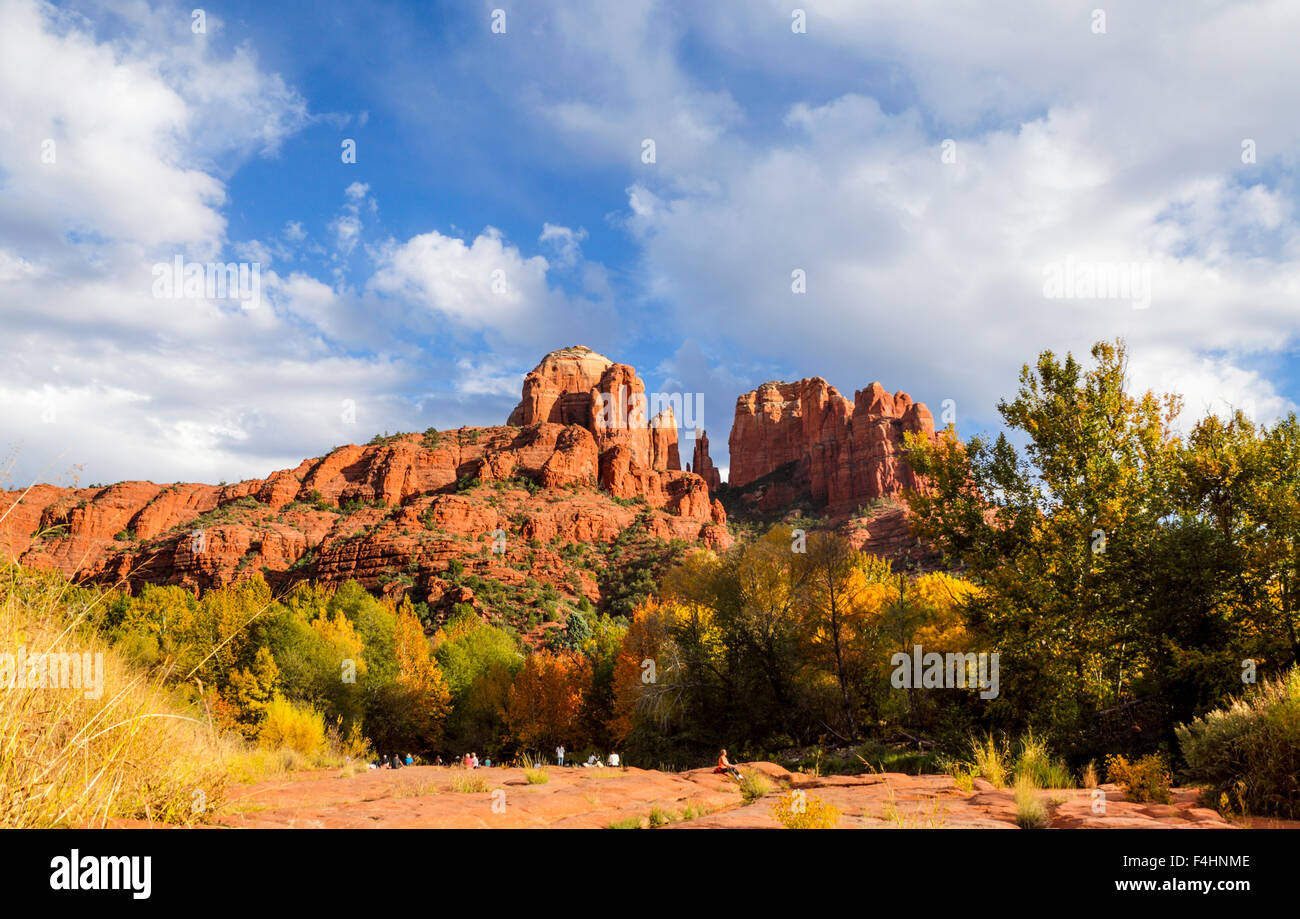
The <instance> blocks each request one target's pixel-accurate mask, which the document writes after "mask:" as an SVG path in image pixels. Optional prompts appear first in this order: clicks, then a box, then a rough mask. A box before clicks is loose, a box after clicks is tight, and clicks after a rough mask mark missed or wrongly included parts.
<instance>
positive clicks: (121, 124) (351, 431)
mask: <svg viewBox="0 0 1300 919" xmlns="http://www.w3.org/2000/svg"><path fill="white" fill-rule="evenodd" d="M700 6H703V7H705V8H704V9H699V8H697V7H700ZM952 7H953V4H951V3H941V2H938V0H934V2H930V0H908V2H902V0H899V2H882V3H872V4H862V3H853V2H848V0H844V2H827V3H817V4H805V5H804V6H803V7H802V8H801V9H802V10H803V13H804V18H805V21H806V31H803V32H796V31H795V30H794V29H792V23H793V22H794V19H793V18H792V10H794V9H795V7H794V6H793V5H791V4H788V3H787V4H780V3H766V2H726V0H722V2H718V3H716V4H705V5H698V4H683V3H655V2H648V0H628V2H625V3H619V4H609V3H600V2H564V3H561V2H555V3H549V2H540V0H533V2H524V3H517V4H506V3H503V2H502V0H494V2H489V3H456V4H439V3H432V4H430V3H418V4H414V3H413V4H400V3H391V4H356V3H330V2H326V3H319V4H312V5H311V7H310V8H301V7H299V6H297V5H294V6H292V7H290V6H288V5H285V6H280V5H277V4H270V3H223V4H221V5H220V6H216V5H213V6H209V7H206V8H204V14H205V22H204V25H205V30H204V31H203V32H202V33H198V34H196V33H195V31H194V29H193V19H192V16H191V9H192V4H187V5H186V6H185V7H181V6H178V5H175V4H167V3H150V2H147V0H133V2H126V3H121V2H118V3H112V4H107V3H105V4H100V3H93V2H92V3H65V4H44V3H39V2H36V0H13V2H9V3H6V4H4V5H3V8H2V9H0V85H3V86H4V87H5V92H4V94H3V95H0V134H3V135H4V136H5V138H6V143H5V144H4V145H3V147H0V319H2V321H3V327H4V332H5V334H4V336H3V337H2V338H0V368H3V369H0V403H2V404H4V405H5V406H6V411H5V412H3V413H0V446H2V447H4V448H5V449H7V450H8V451H9V454H10V459H9V462H8V463H7V465H6V466H5V467H3V468H4V469H5V470H6V471H7V475H8V478H9V481H8V485H9V487H21V486H24V485H26V484H28V483H29V482H30V481H32V480H36V479H41V480H46V481H55V482H60V483H71V482H72V481H73V480H74V478H75V480H77V481H80V482H82V483H86V482H96V481H100V482H102V481H114V480H118V479H123V478H151V479H154V480H155V481H173V480H200V481H218V480H229V481H234V480H237V479H240V478H245V477H251V476H258V477H261V476H265V475H266V474H268V473H269V472H271V471H272V470H274V469H277V468H283V467H286V466H292V465H296V463H297V462H298V461H299V460H300V459H301V458H303V457H306V456H314V455H319V454H321V453H323V452H325V451H326V450H328V449H329V448H330V447H332V446H334V445H337V444H340V443H345V442H357V441H365V440H367V439H369V437H370V436H371V434H373V433H377V432H381V431H385V430H387V431H396V430H422V429H424V428H426V427H429V426H436V427H440V428H446V427H453V426H457V425H460V424H492V423H501V422H503V421H504V419H505V417H506V415H507V414H508V412H509V410H510V408H511V407H512V406H513V404H514V402H515V401H516V400H517V398H518V392H519V387H520V384H521V382H522V377H523V375H524V374H525V373H526V372H527V371H528V370H529V369H531V367H532V366H533V365H534V364H535V363H536V362H537V360H538V359H539V358H540V357H541V356H542V355H543V354H544V353H546V352H547V351H549V350H552V349H554V348H557V347H562V346H565V345H570V344H575V343H583V344H587V345H589V346H590V347H593V348H595V349H597V350H599V351H602V352H603V353H605V354H607V355H609V356H610V357H612V358H614V359H616V360H621V361H624V362H627V363H631V364H633V365H634V366H635V367H637V369H638V370H639V372H640V373H641V376H642V377H643V379H645V381H646V383H647V386H648V387H649V388H650V389H652V390H656V391H663V392H684V393H702V394H703V398H704V409H705V420H704V426H705V427H707V428H708V429H709V431H710V440H711V443H712V447H713V453H714V455H715V459H716V460H717V462H718V463H719V465H721V466H723V467H724V468H725V466H726V464H727V455H726V435H727V432H728V430H729V428H730V422H731V412H732V407H733V404H734V400H735V397H736V396H737V395H739V394H740V393H741V392H743V391H745V390H747V389H750V388H752V387H754V386H755V385H757V384H759V383H761V382H763V381H765V380H769V379H797V378H799V377H803V376H813V375H820V376H824V377H826V378H827V379H828V380H830V382H831V383H832V384H834V385H836V386H837V387H838V388H839V389H840V390H841V391H842V392H844V393H845V394H846V395H848V396H849V397H850V398H851V397H852V394H853V391H854V390H855V389H860V388H864V387H865V386H866V385H867V384H868V383H870V382H872V381H874V380H879V381H881V382H883V383H884V385H885V386H886V387H887V388H889V389H891V390H899V389H901V390H906V391H908V392H910V393H911V394H912V395H913V396H914V397H915V398H917V399H920V400H922V401H925V402H927V403H928V404H929V405H930V406H931V408H932V409H933V410H934V411H935V414H936V416H938V415H939V414H940V412H941V410H942V406H944V405H945V404H947V405H949V406H950V407H951V410H952V412H953V414H954V415H955V418H956V423H957V427H958V430H959V432H961V433H962V434H964V435H969V434H972V433H976V432H979V431H983V430H988V429H990V428H992V427H994V426H995V425H996V423H997V416H996V411H995V406H996V403H997V400H998V399H999V398H1001V397H1004V396H1007V395H1009V394H1010V393H1011V392H1012V390H1013V389H1014V386H1015V381H1016V375H1017V371H1018V369H1019V366H1020V364H1021V363H1023V362H1026V361H1031V360H1032V359H1033V358H1034V356H1035V355H1036V354H1037V353H1038V352H1039V351H1040V350H1042V349H1046V348H1051V349H1054V350H1057V351H1064V350H1067V349H1073V350H1075V351H1076V352H1083V351H1086V349H1087V348H1088V346H1089V345H1090V344H1091V343H1092V342H1093V341H1095V340H1097V339H1099V338H1112V337H1115V336H1123V337H1125V338H1126V340H1127V341H1128V342H1129V345H1130V351H1131V363H1130V369H1131V376H1132V384H1133V386H1134V387H1135V388H1148V387H1151V388H1156V389H1160V390H1167V389H1172V390H1176V391H1179V392H1182V393H1184V395H1185V398H1186V401H1187V405H1188V410H1187V412H1185V417H1184V419H1183V423H1184V424H1186V423H1188V422H1190V420H1193V419H1194V418H1195V417H1196V416H1199V415H1202V414H1204V413H1205V412H1208V411H1217V412H1222V411H1225V410H1226V409H1227V408H1229V407H1244V408H1247V409H1248V410H1249V411H1251V412H1252V413H1253V414H1254V415H1255V416H1256V417H1257V418H1258V419H1259V420H1261V421H1267V420H1270V419H1272V418H1274V417H1277V416H1278V415H1279V414H1282V413H1285V412H1287V411H1290V410H1292V409H1293V408H1294V405H1295V400H1296V398H1297V395H1298V393H1297V388H1296V385H1295V372H1294V371H1295V348H1296V330H1297V321H1296V317H1297V315H1298V313H1297V305H1298V302H1300V271H1297V261H1296V255H1297V253H1298V252H1300V224H1298V223H1297V215H1296V212H1295V197H1296V196H1295V176H1296V165H1297V164H1296V150H1297V141H1300V136H1298V135H1300V123H1297V122H1296V120H1295V119H1294V117H1293V114H1294V112H1295V111H1297V110H1300V63H1297V62H1296V60H1295V55H1294V54H1293V53H1291V48H1290V42H1291V41H1292V40H1293V37H1294V36H1295V35H1296V34H1298V31H1297V27H1300V9H1297V8H1296V6H1295V5H1294V4H1289V3H1282V2H1247V3H1220V2H1208V0H1207V2H1201V3H1197V4H1192V5H1189V4H1187V3H1176V2H1158V3H1150V2H1148V3H1136V2H1124V3H1117V4H1110V5H1108V6H1107V7H1106V10H1105V13H1106V16H1105V21H1104V23H1100V22H1098V20H1097V18H1096V16H1095V13H1094V5H1092V4H1072V3H1059V4H1047V5H1044V4H1040V3H1029V2H1002V0H993V2H989V3H987V4H981V5H979V8H978V9H969V10H954V9H953V8H952ZM497 8H500V9H503V10H504V12H505V32H504V34H501V33H494V32H493V30H492V22H493V10H494V9H497ZM344 139H352V140H355V142H356V149H357V157H356V160H357V161H356V162H355V163H344V162H342V159H341V156H340V152H341V150H340V144H341V143H342V141H343V140H344ZM646 139H652V140H654V142H655V150H656V157H655V161H654V162H653V163H646V162H644V161H643V159H642V153H643V141H644V140H646ZM945 142H950V143H947V144H946V143H945ZM47 144H52V145H53V146H52V148H49V149H53V150H54V151H55V155H54V156H53V157H48V156H45V155H44V153H45V151H46V150H47ZM1247 146H1249V148H1250V151H1251V155H1247V154H1246V153H1245V152H1244V151H1245V150H1246V148H1247ZM178 256H179V257H181V258H182V259H183V260H184V261H190V262H195V261H198V262H206V261H242V262H248V263H251V262H254V261H256V262H258V263H259V265H260V266H261V285H262V286H261V296H260V301H259V304H258V306H257V308H256V309H245V308H242V307H241V305H240V304H238V303H235V302H232V301H229V300H222V299H220V298H214V299H205V298H198V299H179V300H172V299H159V298H158V297H156V296H154V291H153V288H152V284H153V280H154V277H153V275H152V270H153V266H155V265H158V264H171V262H172V260H173V259H174V258H176V257H178ZM1066 264H1069V265H1074V266H1080V265H1081V266H1085V267H1086V268H1087V269H1088V270H1094V269H1095V270H1099V271H1101V270H1105V271H1110V272H1111V273H1115V272H1119V273H1120V274H1122V275H1124V277H1125V278H1126V279H1127V278H1129V277H1131V278H1132V279H1133V280H1134V282H1135V283H1137V282H1139V281H1140V280H1141V279H1142V278H1144V277H1149V278H1150V285H1149V290H1147V291H1146V294H1147V295H1148V296H1146V297H1144V298H1142V299H1144V301H1146V302H1145V304H1144V306H1143V308H1140V309H1135V308H1133V302H1132V301H1133V299H1134V298H1133V297H1132V296H1130V295H1129V294H1130V293H1131V292H1129V291H1125V292H1123V295H1119V294H1118V293H1117V294H1116V295H1114V296H1102V297H1097V296H1089V295H1087V294H1086V292H1082V291H1081V290H1080V289H1073V288H1072V289H1071V291H1070V292H1069V295H1068V296H1064V297H1059V296H1055V295H1053V296H1048V295H1047V293H1046V288H1045V280H1044V279H1045V277H1047V276H1049V275H1050V274H1051V272H1052V271H1054V270H1056V269H1057V268H1059V267H1060V266H1064V265H1066ZM795 269H800V270H803V271H804V272H805V273H806V277H807V292H806V293H802V294H797V293H795V292H793V291H792V290H791V272H792V271H794V270H795ZM1144 271H1145V272H1146V274H1145V275H1144V274H1143V272H1144ZM494 272H500V277H502V278H503V279H504V281H505V288H504V290H505V292H504V293H502V292H500V291H499V290H498V291H494V290H493V288H492V284H491V279H492V278H493V277H495V276H496V275H495V274H494ZM347 406H350V407H351V411H348V410H346V408H345V407H347ZM685 452H686V455H688V456H689V444H686V445H685Z"/></svg>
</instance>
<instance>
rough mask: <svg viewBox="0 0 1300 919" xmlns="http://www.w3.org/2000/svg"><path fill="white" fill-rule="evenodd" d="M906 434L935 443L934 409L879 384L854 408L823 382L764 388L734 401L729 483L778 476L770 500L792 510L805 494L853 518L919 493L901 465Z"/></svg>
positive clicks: (861, 396) (766, 385)
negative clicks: (873, 505) (879, 502)
mask: <svg viewBox="0 0 1300 919" xmlns="http://www.w3.org/2000/svg"><path fill="white" fill-rule="evenodd" d="M906 432H920V433H923V434H926V435H930V436H933V435H934V419H933V418H932V417H931V415H930V411H929V409H927V408H926V407H925V405H924V404H922V403H919V402H918V403H914V402H912V398H911V397H910V396H909V395H907V393H903V392H898V393H895V394H894V395H892V396H891V395H890V394H889V393H887V392H885V390H884V387H882V386H881V385H880V384H879V383H872V384H871V385H870V386H868V387H867V388H866V389H863V390H859V391H858V392H857V393H855V394H854V397H853V401H852V402H849V400H848V399H846V398H844V396H842V395H840V393H839V391H838V390H836V389H835V387H833V386H831V385H830V384H828V383H827V382H826V381H825V380H823V379H822V378H821V377H813V378H812V379H805V380H799V381H798V382H796V383H764V384H763V385H762V386H760V387H759V388H758V389H755V390H753V391H751V392H748V393H745V394H744V395H742V396H741V397H740V398H739V399H737V400H736V418H735V422H734V424H733V425H732V428H731V437H730V441H729V444H730V448H731V469H730V474H729V476H728V482H729V484H730V485H731V486H732V487H733V488H743V487H744V486H746V485H749V484H751V483H753V482H754V481H756V480H758V479H760V478H762V477H764V476H768V475H772V474H774V473H780V475H779V476H778V478H779V479H780V480H781V481H779V482H774V483H773V488H772V489H771V490H772V492H773V494H772V495H768V496H766V497H767V498H773V495H775V496H776V497H775V498H774V500H775V501H776V502H777V503H789V501H791V500H794V499H795V498H797V496H798V495H799V494H801V493H804V492H806V493H807V494H808V495H809V496H810V497H811V499H812V500H813V502H814V503H816V504H818V505H821V506H824V507H826V508H827V509H828V510H829V511H830V512H831V514H832V515H843V514H848V513H852V512H853V511H854V510H855V509H856V508H857V507H858V506H859V505H863V504H867V503H869V502H871V501H873V500H876V499H879V498H888V497H892V496H895V495H898V494H899V493H901V492H902V491H903V490H904V489H913V488H916V487H917V485H918V484H919V483H918V480H917V477H916V475H915V474H914V473H913V472H912V470H911V468H910V467H909V466H908V465H907V462H906V460H904V459H903V457H902V443H903V435H904V433H906ZM764 503H765V504H767V503H771V502H769V501H766V500H765V502H764Z"/></svg>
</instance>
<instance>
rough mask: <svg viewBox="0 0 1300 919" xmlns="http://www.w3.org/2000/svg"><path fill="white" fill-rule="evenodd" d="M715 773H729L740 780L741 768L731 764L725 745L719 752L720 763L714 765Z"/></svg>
mask: <svg viewBox="0 0 1300 919" xmlns="http://www.w3.org/2000/svg"><path fill="white" fill-rule="evenodd" d="M713 774H714V775H729V776H731V777H732V778H734V779H736V780H737V781H739V780H740V770H739V769H737V768H736V767H735V766H733V765H732V764H731V760H729V759H727V748H726V747H723V748H722V752H721V753H719V754H718V765H716V766H714V767H713Z"/></svg>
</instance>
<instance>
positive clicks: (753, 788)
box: [740, 769, 772, 804]
mask: <svg viewBox="0 0 1300 919" xmlns="http://www.w3.org/2000/svg"><path fill="white" fill-rule="evenodd" d="M771 791H772V782H771V781H770V780H769V779H768V777H767V776H765V775H763V773H761V772H758V771H756V770H753V769H750V770H747V771H746V772H744V773H742V774H741V779H740V796H741V797H742V798H744V800H745V803H746V804H752V803H754V802H755V801H757V800H758V799H759V798H761V797H763V796H764V795H767V794H770V793H771Z"/></svg>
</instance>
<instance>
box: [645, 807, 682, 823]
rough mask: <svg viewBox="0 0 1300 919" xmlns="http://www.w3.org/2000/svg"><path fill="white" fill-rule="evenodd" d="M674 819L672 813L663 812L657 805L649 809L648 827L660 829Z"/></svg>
mask: <svg viewBox="0 0 1300 919" xmlns="http://www.w3.org/2000/svg"><path fill="white" fill-rule="evenodd" d="M675 819H677V818H676V816H675V815H674V814H673V812H672V811H669V810H664V809H663V808H662V807H660V806H659V805H658V804H656V805H655V806H654V807H652V808H650V826H651V827H661V826H667V825H668V824H670V823H672V822H673V821H674V820H675Z"/></svg>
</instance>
